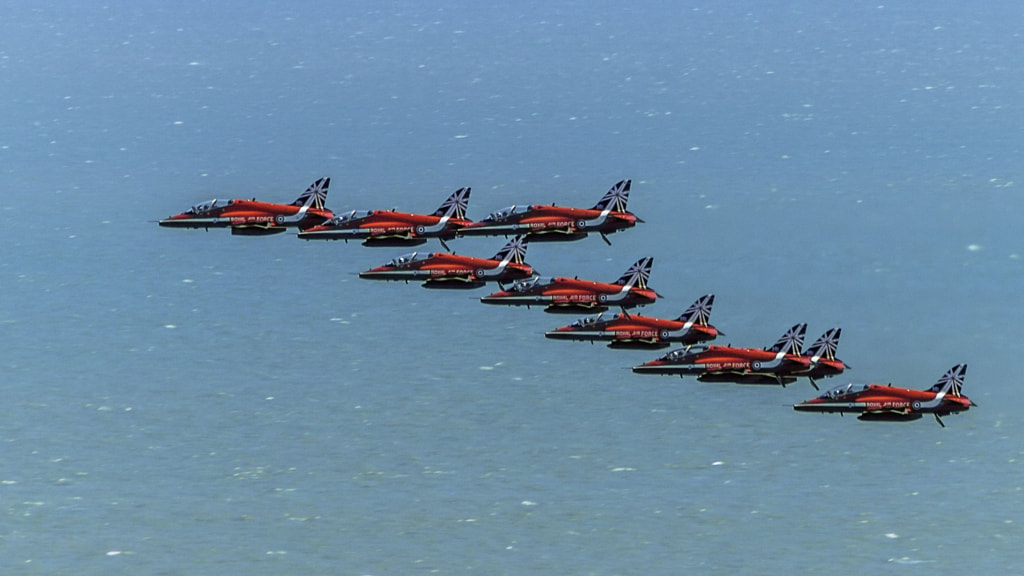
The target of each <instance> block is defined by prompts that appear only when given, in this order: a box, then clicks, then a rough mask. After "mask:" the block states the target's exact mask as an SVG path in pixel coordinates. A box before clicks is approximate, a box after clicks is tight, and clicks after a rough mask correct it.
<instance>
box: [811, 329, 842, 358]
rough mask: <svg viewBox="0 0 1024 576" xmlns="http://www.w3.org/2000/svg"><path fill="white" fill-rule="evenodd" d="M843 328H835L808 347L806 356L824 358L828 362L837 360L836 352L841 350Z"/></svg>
mask: <svg viewBox="0 0 1024 576" xmlns="http://www.w3.org/2000/svg"><path fill="white" fill-rule="evenodd" d="M842 331H843V330H842V328H833V329H831V330H829V331H828V332H825V333H824V334H822V335H821V338H818V339H817V340H815V341H814V344H811V345H810V346H808V347H807V350H806V351H804V356H810V357H812V358H815V359H817V358H824V359H826V360H835V359H836V350H837V349H838V348H839V335H840V333H842Z"/></svg>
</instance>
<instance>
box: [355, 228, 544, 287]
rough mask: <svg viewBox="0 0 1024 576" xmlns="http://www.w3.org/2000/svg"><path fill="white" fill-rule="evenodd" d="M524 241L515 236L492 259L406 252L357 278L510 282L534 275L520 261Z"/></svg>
mask: <svg viewBox="0 0 1024 576" xmlns="http://www.w3.org/2000/svg"><path fill="white" fill-rule="evenodd" d="M525 256H526V243H525V242H524V241H523V237H522V236H516V237H515V238H513V239H512V241H511V242H509V243H508V244H506V245H505V247H504V248H502V249H501V250H500V251H499V252H498V253H497V254H495V255H494V257H493V258H491V259H487V258H473V257H471V256H460V255H458V254H450V253H448V252H435V253H432V254H417V253H416V252H413V253H412V254H406V255H405V256H400V257H398V258H395V259H394V260H392V261H391V262H389V263H388V264H385V265H384V266H378V267H377V268H372V269H370V270H367V271H365V272H360V273H359V277H360V278H365V279H367V280H405V281H406V282H408V281H409V280H423V287H424V288H479V287H480V286H483V285H484V284H486V283H487V282H489V281H490V282H497V283H498V284H499V285H501V284H502V283H504V282H511V281H513V280H519V279H522V278H529V277H531V276H533V268H531V267H530V265H529V264H526V263H525V262H523V258H525Z"/></svg>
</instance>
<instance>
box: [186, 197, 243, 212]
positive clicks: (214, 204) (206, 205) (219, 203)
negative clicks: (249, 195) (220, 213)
mask: <svg viewBox="0 0 1024 576" xmlns="http://www.w3.org/2000/svg"><path fill="white" fill-rule="evenodd" d="M232 203H234V200H217V199H216V198H214V199H213V200H210V201H209V202H203V203H202V204H196V205H195V206H193V207H191V208H189V210H188V213H189V214H206V213H207V212H211V211H213V210H214V209H217V208H223V207H225V206H230V205H231V204H232Z"/></svg>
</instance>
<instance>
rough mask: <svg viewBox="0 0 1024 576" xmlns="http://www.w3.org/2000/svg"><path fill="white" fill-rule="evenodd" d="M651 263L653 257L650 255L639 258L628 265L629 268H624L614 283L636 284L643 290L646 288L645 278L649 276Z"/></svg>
mask: <svg viewBox="0 0 1024 576" xmlns="http://www.w3.org/2000/svg"><path fill="white" fill-rule="evenodd" d="M653 264H654V258H652V257H650V256H648V257H646V258H641V259H639V260H637V261H636V263H635V264H633V265H632V266H630V268H629V270H626V272H625V274H623V275H622V276H620V277H619V279H618V280H616V281H615V283H616V284H618V285H620V286H636V287H637V288H639V289H641V290H644V289H646V288H647V280H648V279H649V278H650V277H651V266H652V265H653Z"/></svg>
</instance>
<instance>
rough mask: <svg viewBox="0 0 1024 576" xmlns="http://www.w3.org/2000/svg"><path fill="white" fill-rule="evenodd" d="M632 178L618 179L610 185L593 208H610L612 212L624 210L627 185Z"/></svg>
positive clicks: (627, 197) (627, 191)
mask: <svg viewBox="0 0 1024 576" xmlns="http://www.w3.org/2000/svg"><path fill="white" fill-rule="evenodd" d="M632 182H633V181H632V180H620V181H619V182H618V183H616V184H615V185H614V186H612V187H611V189H610V190H608V192H606V193H605V195H604V196H602V197H601V200H600V201H599V202H598V203H597V204H596V205H594V208H593V209H594V210H602V211H603V210H609V209H610V210H611V211H612V212H625V211H626V202H628V201H629V186H630V184H631V183H632Z"/></svg>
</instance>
